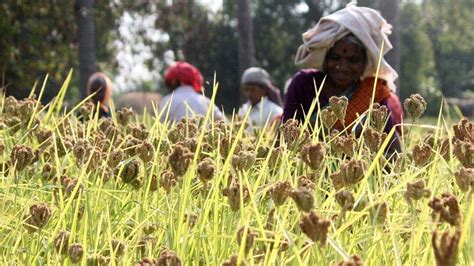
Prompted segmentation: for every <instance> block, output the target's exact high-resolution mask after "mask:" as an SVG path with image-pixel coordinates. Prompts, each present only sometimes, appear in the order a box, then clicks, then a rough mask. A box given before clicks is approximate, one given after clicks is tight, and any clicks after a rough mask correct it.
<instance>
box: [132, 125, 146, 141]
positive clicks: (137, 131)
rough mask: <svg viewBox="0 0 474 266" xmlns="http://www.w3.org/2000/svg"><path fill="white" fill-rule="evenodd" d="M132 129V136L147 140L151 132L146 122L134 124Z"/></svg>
mask: <svg viewBox="0 0 474 266" xmlns="http://www.w3.org/2000/svg"><path fill="white" fill-rule="evenodd" d="M131 129H132V136H133V137H135V138H137V139H139V140H145V139H146V138H147V137H148V135H149V134H150V133H149V132H148V129H147V128H146V125H145V124H140V125H138V126H132V127H131Z"/></svg>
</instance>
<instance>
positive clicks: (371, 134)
mask: <svg viewBox="0 0 474 266" xmlns="http://www.w3.org/2000/svg"><path fill="white" fill-rule="evenodd" d="M386 138H387V133H385V132H383V133H380V132H378V131H376V130H373V129H371V128H367V129H366V130H365V131H364V141H365V145H366V146H367V147H368V148H369V150H370V151H371V152H372V153H377V152H378V151H379V150H380V147H381V146H382V143H383V142H384V140H385V139H386Z"/></svg>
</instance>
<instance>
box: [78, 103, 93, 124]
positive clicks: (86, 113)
mask: <svg viewBox="0 0 474 266" xmlns="http://www.w3.org/2000/svg"><path fill="white" fill-rule="evenodd" d="M93 110H95V106H94V104H93V103H92V102H85V103H84V104H82V105H81V107H79V113H80V114H81V115H82V118H83V119H84V120H88V119H89V117H90V115H91V114H92V113H93Z"/></svg>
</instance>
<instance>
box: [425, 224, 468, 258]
mask: <svg viewBox="0 0 474 266" xmlns="http://www.w3.org/2000/svg"><path fill="white" fill-rule="evenodd" d="M460 239H461V230H460V229H456V232H455V233H454V235H453V236H450V235H449V232H444V233H443V234H442V235H441V239H440V241H439V244H438V243H437V242H438V232H436V231H435V232H433V234H432V237H431V244H432V246H433V251H434V254H435V259H436V265H437V266H445V265H455V264H456V255H457V251H458V246H459V240H460Z"/></svg>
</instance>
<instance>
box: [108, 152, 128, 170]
mask: <svg viewBox="0 0 474 266" xmlns="http://www.w3.org/2000/svg"><path fill="white" fill-rule="evenodd" d="M123 159H125V154H124V153H123V151H122V150H120V149H117V150H113V151H112V152H111V153H110V154H109V161H108V165H109V168H110V169H115V167H117V166H118V165H119V164H120V162H121V161H122V160H123Z"/></svg>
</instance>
